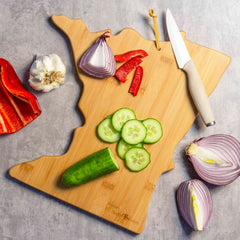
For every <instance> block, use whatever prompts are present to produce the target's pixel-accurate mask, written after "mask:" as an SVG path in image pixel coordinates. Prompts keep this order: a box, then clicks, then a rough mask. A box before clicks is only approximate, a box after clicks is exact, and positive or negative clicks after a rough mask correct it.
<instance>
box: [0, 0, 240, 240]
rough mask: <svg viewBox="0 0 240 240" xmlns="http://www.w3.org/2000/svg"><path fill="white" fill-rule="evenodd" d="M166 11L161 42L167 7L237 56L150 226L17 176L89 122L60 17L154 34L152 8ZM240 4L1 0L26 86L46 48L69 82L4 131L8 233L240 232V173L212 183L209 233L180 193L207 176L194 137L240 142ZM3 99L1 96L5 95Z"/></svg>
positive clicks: (2, 26) (19, 237)
mask: <svg viewBox="0 0 240 240" xmlns="http://www.w3.org/2000/svg"><path fill="white" fill-rule="evenodd" d="M151 8H152V9H154V10H155V12H156V14H158V16H159V17H158V25H159V30H160V36H161V40H162V41H163V40H166V39H164V36H165V32H164V29H165V26H164V24H165V21H164V19H163V17H164V12H165V10H166V9H167V8H170V9H171V11H172V13H173V15H174V17H175V19H176V21H177V23H178V25H179V28H180V29H181V30H184V31H185V32H186V33H187V39H189V40H191V41H194V42H196V43H198V44H201V45H204V46H207V47H209V48H212V49H215V50H218V51H220V52H223V53H225V54H227V55H229V56H231V57H232V61H231V64H230V65H229V67H228V69H227V71H226V72H225V73H224V75H223V76H222V78H221V80H220V82H219V84H218V86H217V88H216V89H215V90H214V92H213V93H212V95H211V96H210V102H211V105H212V107H213V109H214V114H215V118H216V121H217V124H216V125H215V126H214V127H210V128H205V127H204V126H203V125H202V124H201V122H200V120H199V117H197V119H196V121H195V122H194V124H193V125H192V127H191V129H190V130H189V131H188V132H187V134H186V135H185V137H184V138H183V139H182V140H181V141H180V142H179V144H178V146H177V148H176V150H175V154H174V162H175V169H174V170H172V171H170V172H168V173H165V174H163V175H162V176H161V177H160V178H159V180H158V182H157V185H156V188H155V190H154V193H153V196H152V199H151V202H150V205H149V209H148V215H147V221H146V225H145V229H144V231H143V232H142V233H141V234H139V235H136V234H133V233H131V232H128V231H126V230H124V229H122V228H119V227H117V226H115V225H114V224H111V223H109V222H106V221H104V220H101V219H99V218H97V217H95V216H92V215H90V214H88V213H86V212H84V211H81V210H78V209H76V208H73V207H71V206H70V205H67V204H64V203H62V202H61V201H58V200H56V199H54V198H52V197H49V196H48V195H46V194H43V193H41V192H38V191H35V190H34V189H32V188H30V187H27V186H25V185H23V184H20V183H18V182H16V181H14V180H12V179H11V178H10V177H9V175H8V170H9V169H10V168H11V167H12V166H14V165H16V164H19V163H21V162H25V161H31V160H33V159H36V158H38V157H40V156H43V155H50V156H52V155H61V154H63V153H65V152H66V151H67V149H68V147H69V143H70V142H71V139H72V135H73V132H74V129H75V128H76V127H78V126H79V125H81V118H80V116H81V114H80V112H79V110H78V108H77V103H78V101H79V97H80V94H81V91H82V89H81V85H79V80H78V77H77V75H76V70H75V67H74V63H73V56H72V50H71V47H70V44H69V43H68V40H67V39H66V37H64V36H63V34H61V33H60V31H59V30H57V28H56V27H55V26H54V25H53V24H52V23H51V21H50V17H51V15H53V14H57V15H58V14H64V15H66V16H68V17H70V18H81V19H83V20H84V22H85V23H86V25H87V27H88V29H89V30H90V31H92V32H95V31H100V30H104V29H108V28H109V29H111V30H112V32H113V34H116V33H118V32H119V31H121V30H122V29H123V28H126V27H131V28H134V29H135V30H137V31H138V32H139V33H140V34H141V35H142V36H143V37H145V38H146V39H151V40H152V39H154V35H153V32H152V31H149V24H150V25H151V24H152V20H151V19H150V18H149V16H148V10H149V9H151ZM239 20H240V2H239V1H236V0H228V1H225V0H212V1H209V0H202V1H193V0H192V1H191V0H179V1H170V0H161V1H155V0H149V1H144V0H138V1H137V0H132V1H127V0H121V1H114V0H103V1H97V0H88V1H83V0H68V1H62V0H35V1H32V0H25V1H24V0H18V1H9V0H0V52H1V56H0V57H1V58H5V59H7V60H8V61H10V62H11V64H12V65H13V66H14V68H15V70H16V72H17V74H18V76H19V77H20V79H21V81H22V82H23V84H24V86H25V87H26V88H27V89H28V90H29V91H31V92H33V90H32V89H31V88H30V87H29V85H28V83H27V71H28V69H29V67H30V65H31V63H32V60H33V57H34V55H36V54H49V53H57V54H58V55H59V56H60V57H61V58H62V60H63V62H64V63H65V64H66V67H67V74H66V78H67V82H66V84H65V85H63V86H62V87H60V88H59V89H57V90H54V91H52V92H50V93H36V92H33V93H34V94H35V95H36V97H37V98H38V100H39V103H40V106H41V108H42V114H41V116H40V117H39V118H37V119H36V120H35V121H33V122H32V123H31V124H30V125H28V126H27V127H25V128H23V129H22V130H21V131H19V132H17V133H15V134H12V135H4V136H0V186H1V187H0V219H1V220H0V239H3V240H10V239H16V240H32V239H35V240H48V239H53V240H55V239H57V240H65V239H69V240H75V239H78V240H80V239H81V240H83V239H84V240H85V239H91V240H94V239H104V240H107V239H116V240H117V239H150V240H153V239H162V240H173V239H194V240H195V239H196V240H200V239H207V240H208V239H219V240H223V239H240V234H239V227H240V204H239V203H240V187H239V186H240V179H237V180H236V181H234V182H233V183H232V184H230V185H227V186H223V187H213V186H212V187H210V191H211V194H212V199H213V214H212V217H211V219H210V221H209V223H208V225H207V227H206V229H205V230H204V231H203V232H194V231H192V230H191V229H190V228H189V227H188V226H187V225H186V223H185V222H184V220H183V219H182V218H181V217H180V216H179V214H178V211H177V207H176V200H175V194H176V189H177V187H178V185H179V184H180V183H181V182H182V181H184V180H187V179H190V178H195V177H197V175H196V173H195V172H194V170H193V168H192V165H191V163H189V162H188V161H187V160H186V157H185V156H184V148H185V147H186V146H187V145H188V144H189V143H190V142H191V141H192V140H194V139H196V138H200V137H203V136H208V135H211V134H216V133H223V134H230V135H232V136H234V137H236V138H237V139H238V140H240V124H239V122H240V111H239V110H240V108H239V106H240V105H239V104H240V57H239V55H240V54H239V53H240V27H239ZM0 101H1V99H0Z"/></svg>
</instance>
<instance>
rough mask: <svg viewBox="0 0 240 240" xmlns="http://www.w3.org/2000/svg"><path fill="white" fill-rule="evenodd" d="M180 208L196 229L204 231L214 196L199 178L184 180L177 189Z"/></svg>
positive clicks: (191, 225) (187, 220) (188, 221)
mask: <svg viewBox="0 0 240 240" xmlns="http://www.w3.org/2000/svg"><path fill="white" fill-rule="evenodd" d="M177 204H178V209H179V212H180V214H181V215H182V217H183V218H184V220H185V221H186V222H187V223H188V225H189V226H190V227H192V228H193V229H194V230H195V231H202V230H203V229H204V228H205V227H206V225H207V223H208V221H209V219H210V217H211V214H212V198H211V195H210V192H209V190H208V188H207V187H206V185H205V184H204V183H203V182H201V181H200V180H198V179H193V180H188V181H185V182H182V183H181V184H180V185H179V187H178V190H177Z"/></svg>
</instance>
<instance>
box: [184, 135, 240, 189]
mask: <svg viewBox="0 0 240 240" xmlns="http://www.w3.org/2000/svg"><path fill="white" fill-rule="evenodd" d="M192 144H195V145H196V146H197V147H201V148H203V149H207V150H208V151H210V152H211V153H213V154H214V155H215V156H217V157H218V158H219V159H220V160H223V161H224V162H225V163H226V164H225V166H224V165H215V164H208V163H205V162H204V161H201V160H199V157H198V156H196V155H195V156H194V154H192V153H191V151H189V148H190V147H191V145H192ZM192 144H191V145H190V146H189V147H188V148H186V154H187V155H188V159H189V160H190V161H191V162H192V164H193V167H194V169H195V171H196V172H197V174H198V175H199V176H200V177H201V178H202V179H203V180H205V181H206V182H208V183H211V184H214V185H227V184H230V183H232V182H233V181H234V180H235V179H237V178H238V177H239V176H240V142H239V141H238V140H237V139H236V138H234V137H233V136H230V135H225V134H215V135H211V136H208V137H203V138H200V139H196V140H194V141H193V143H192Z"/></svg>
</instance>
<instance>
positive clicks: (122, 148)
mask: <svg viewBox="0 0 240 240" xmlns="http://www.w3.org/2000/svg"><path fill="white" fill-rule="evenodd" d="M142 146H143V144H142V143H139V144H136V145H130V144H128V143H126V142H124V141H123V139H121V140H120V141H119V142H118V146H117V153H118V156H119V157H120V158H121V159H123V160H125V154H126V152H127V151H128V150H129V149H130V148H133V147H142Z"/></svg>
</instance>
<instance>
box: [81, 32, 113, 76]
mask: <svg viewBox="0 0 240 240" xmlns="http://www.w3.org/2000/svg"><path fill="white" fill-rule="evenodd" d="M107 33H109V32H105V33H104V34H103V35H101V36H100V37H99V38H98V39H97V41H96V42H95V43H94V44H93V45H92V46H91V47H90V48H88V50H87V51H86V52H85V53H84V54H83V56H82V57H81V59H80V62H79V67H80V68H81V69H82V70H83V71H84V72H85V73H87V74H89V75H91V76H93V77H96V78H107V77H112V76H114V74H115V72H116V61H115V59H114V54H113V52H112V50H111V48H110V47H109V46H108V44H107V42H106V38H108V37H109V36H108V35H106V34H107Z"/></svg>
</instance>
